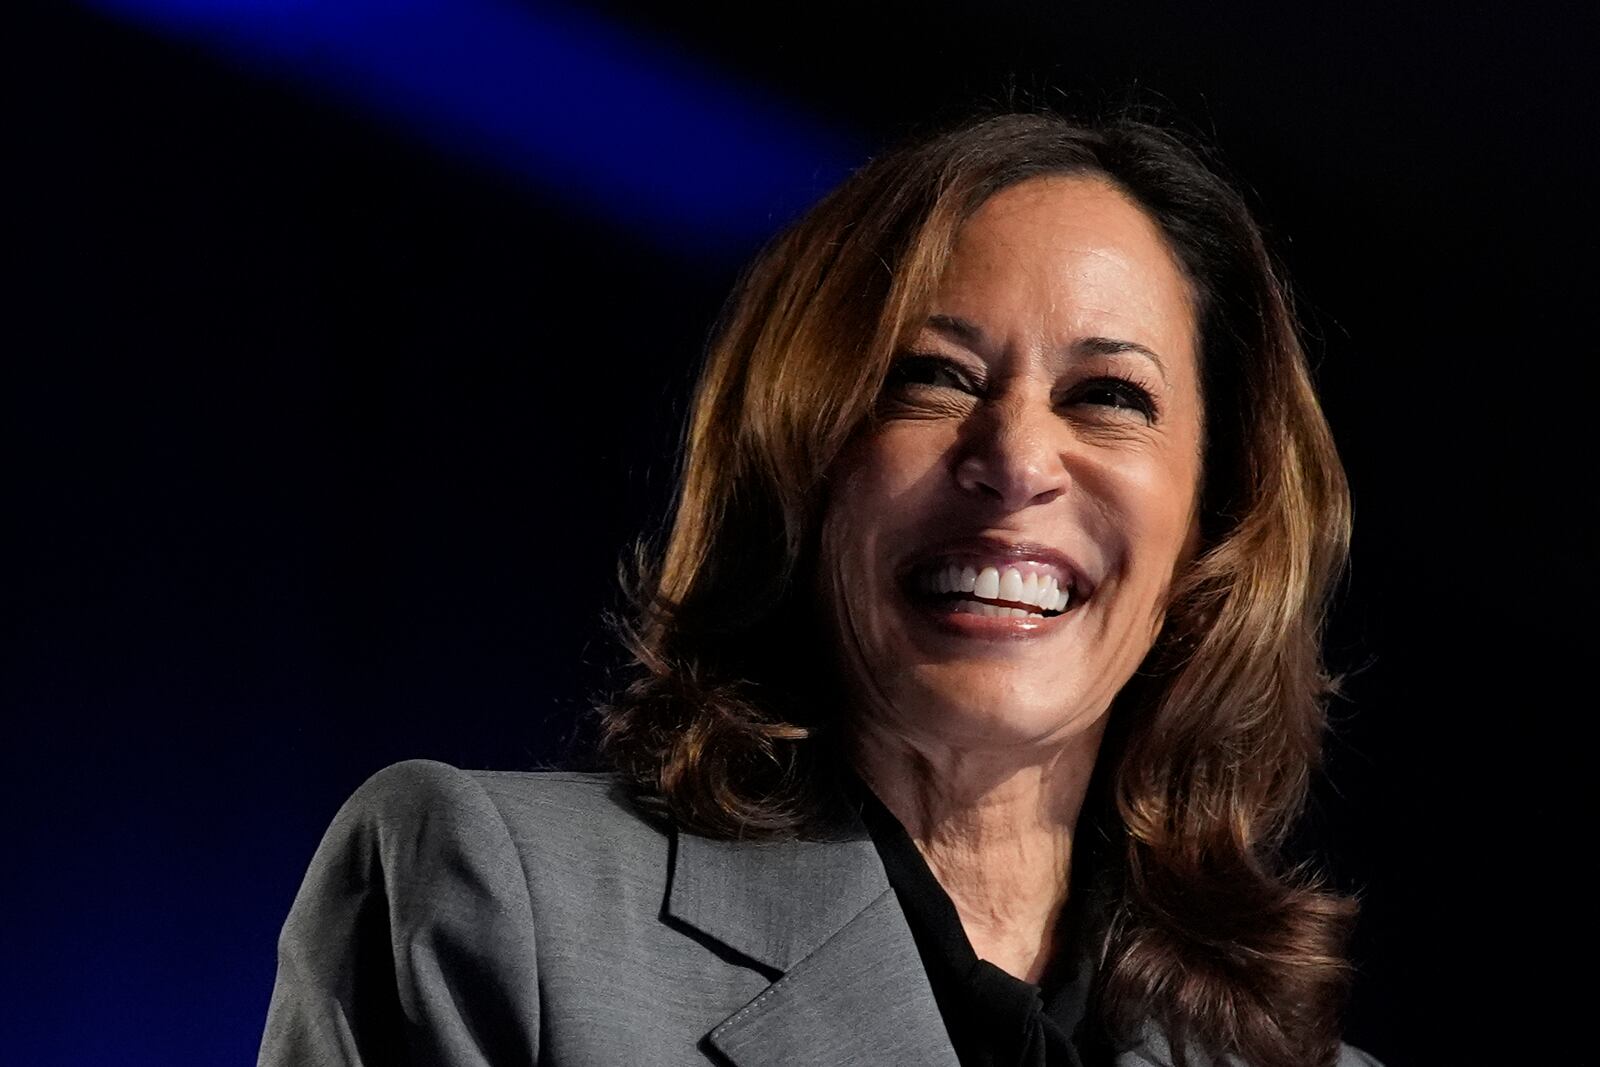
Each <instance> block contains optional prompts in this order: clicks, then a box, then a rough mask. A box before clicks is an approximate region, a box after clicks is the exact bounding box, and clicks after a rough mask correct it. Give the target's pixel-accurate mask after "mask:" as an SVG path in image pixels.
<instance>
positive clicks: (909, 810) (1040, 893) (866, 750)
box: [855, 717, 1104, 982]
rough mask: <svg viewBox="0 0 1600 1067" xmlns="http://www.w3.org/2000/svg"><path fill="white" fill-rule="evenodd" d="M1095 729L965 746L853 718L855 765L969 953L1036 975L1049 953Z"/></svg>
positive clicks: (1098, 731)
mask: <svg viewBox="0 0 1600 1067" xmlns="http://www.w3.org/2000/svg"><path fill="white" fill-rule="evenodd" d="M1103 733H1104V718H1103V717H1102V718H1101V719H1100V720H1099V721H1098V722H1096V723H1095V725H1094V726H1092V727H1091V728H1090V729H1088V730H1086V731H1084V732H1082V733H1080V734H1078V735H1075V736H1074V737H1072V738H1069V739H1067V740H1065V741H1060V742H1056V743H1054V744H1053V745H1052V746H1051V747H1049V748H1045V749H1039V750H1036V751H1035V750H1027V751H1019V750H1016V749H1004V750H973V749H971V748H959V749H958V748H955V747H953V746H944V745H938V744H930V743H926V742H922V741H918V742H912V741H909V740H907V739H905V738H903V737H899V736H894V735H892V734H890V733H888V732H886V731H882V730H876V729H873V728H871V727H870V726H864V727H863V728H862V729H861V730H860V732H859V733H858V735H857V737H856V748H855V761H856V766H857V770H858V771H859V773H860V774H861V776H862V778H863V779H865V781H866V782H867V784H868V785H870V786H871V787H872V790H873V792H874V793H876V794H877V795H878V797H879V799H881V800H882V801H883V803H884V805H885V806H886V807H888V808H889V810H890V811H892V812H893V813H894V814H895V816H896V817H897V818H898V819H899V820H900V822H901V824H902V825H903V826H905V828H906V831H907V833H909V834H910V836H911V839H912V841H914V842H915V843H916V845H917V849H918V850H919V851H920V852H921V853H922V855H923V857H924V858H925V859H926V860H927V862H928V867H929V868H930V869H931V870H932V871H933V875H934V877H935V878H937V879H938V881H939V884H940V885H941V886H942V887H943V888H944V890H945V892H946V893H948V894H949V895H950V899H951V901H952V902H953V903H954V904H955V907H956V913H957V914H958V915H959V916H960V917H961V925H962V927H963V929H964V930H965V931H966V934H967V939H968V940H969V941H971V942H972V947H973V949H974V950H975V951H976V952H977V954H978V956H979V958H981V959H985V960H988V961H989V962H990V963H992V964H994V965H995V966H997V967H999V968H1001V969H1002V970H1004V971H1006V972H1007V973H1009V974H1012V975H1015V976H1016V977H1018V978H1022V979H1024V980H1025V981H1029V982H1038V981H1039V979H1040V977H1042V975H1043V974H1044V971H1045V968H1046V966H1047V965H1048V964H1049V962H1050V959H1051V957H1052V956H1053V955H1054V951H1053V950H1054V948H1055V937H1056V933H1057V931H1056V923H1057V919H1058V918H1059V916H1060V915H1061V911H1062V907H1063V906H1064V905H1065V904H1066V901H1067V894H1068V886H1069V884H1070V881H1071V874H1072V870H1071V866H1072V864H1071V860H1072V842H1073V835H1074V832H1075V830H1076V827H1077V822H1078V814H1079V812H1080V811H1081V810H1082V809H1083V801H1084V796H1085V794H1086V793H1087V791H1088V788H1089V776H1090V774H1091V772H1092V771H1093V770H1094V761H1095V755H1096V753H1097V752H1098V750H1099V747H1100V737H1101V735H1102V734H1103Z"/></svg>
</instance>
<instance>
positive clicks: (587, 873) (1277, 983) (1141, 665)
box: [262, 115, 1371, 1067]
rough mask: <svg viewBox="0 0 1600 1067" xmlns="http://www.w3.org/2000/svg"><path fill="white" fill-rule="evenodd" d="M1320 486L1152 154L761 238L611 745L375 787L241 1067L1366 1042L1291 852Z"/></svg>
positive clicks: (1261, 314)
mask: <svg viewBox="0 0 1600 1067" xmlns="http://www.w3.org/2000/svg"><path fill="white" fill-rule="evenodd" d="M1348 527H1349V505H1348V499H1347V494H1346V489H1345V483H1344V478H1343V474H1342V471H1341V468H1340V465H1339V461H1338V457H1337V455H1336V453H1335V451H1334V449H1333V445H1332V441H1331V438H1330V435H1329V433H1328V430H1327V426H1326V424H1325V422H1324V420H1323V417H1322V415H1321V412H1320V409H1319V407H1318V405H1317V402H1316V399H1315V396H1314V394H1313V392H1312V389H1311V385H1310V379H1309V375H1308V373H1307V370H1306V364H1305V358H1304V355H1303V353H1302V351H1301V348H1300V346H1299V343H1298V341H1297V339H1296V334H1295V329H1294V323H1293V320H1292V316H1291V313H1290V309H1289V305H1288V301H1287V298H1286V296H1285V293H1284V290H1283V287H1282V286H1281V284H1280V283H1279V281H1278V280H1277V277H1276V274H1275V272H1274V269H1273V266H1272V263H1271V260H1270V259H1269V257H1268V255H1267V253H1266V251H1265V250H1264V247H1263V245H1262V242H1261V239H1260V237H1259V234H1258V232H1257V230H1256V227H1255V225H1254V224H1253V222H1252V221H1251V219H1250V216H1249V213H1248V212H1247V210H1246V209H1245V207H1244V206H1243V204H1242V202H1241V200H1240V198H1239V197H1238V196H1237V195H1236V194H1235V193H1234V192H1233V191H1232V190H1231V189H1229V188H1228V187H1227V185H1226V184H1224V183H1223V182H1222V181H1221V180H1219V179H1218V178H1217V177H1215V176H1214V175H1213V174H1212V173H1211V172H1210V171H1209V170H1208V169H1207V168H1206V167H1205V166H1204V165H1202V163H1201V162H1200V160H1199V159H1198V158H1197V156H1196V155H1195V154H1194V153H1192V152H1191V151H1190V150H1189V149H1187V148H1186V147H1184V146H1183V145H1182V144H1181V143H1179V142H1178V141H1177V140H1176V139H1175V138H1173V137H1172V136H1170V135H1169V134H1167V133H1164V132H1162V131H1160V130H1158V129H1155V128H1152V127H1149V126H1146V125H1142V124H1139V123H1134V122H1127V121H1118V122H1113V123H1109V124H1105V125H1100V126H1095V127H1081V126H1075V125H1072V124H1070V123H1068V122H1066V121H1064V120H1062V119H1059V118H1056V117H1053V116H1045V115H1007V116H1000V117H996V118H992V119H987V120H984V121H980V122H976V123H972V124H969V125H966V126H963V127H961V128H959V129H956V130H953V131H951V132H949V133H947V134H944V135H942V136H939V137H936V138H933V139H930V140H926V141H922V142H919V143H916V144H913V145H910V146H907V147H905V148H902V149H900V150H898V151H895V152H891V153H889V154H887V155H885V156H883V157H882V158H880V159H878V160H877V161H875V162H873V163H872V164H870V165H869V166H867V167H866V168H864V169H863V170H862V171H861V172H859V173H858V174H856V175H855V176H854V177H853V178H851V179H850V180H849V181H848V182H846V183H845V184H844V185H843V186H842V187H841V188H840V189H839V190H837V191H836V192H835V193H833V194H832V195H831V196H830V197H828V198H827V199H826V200H825V201H824V202H823V203H822V204H820V205H818V206H817V207H816V208H815V209H813V211H812V212H811V213H810V214H809V215H808V216H807V217H806V218H804V219H803V220H801V221H800V222H799V223H798V224H797V225H796V226H794V227H793V228H792V229H791V230H789V231H788V232H787V233H785V234H784V235H782V236H781V237H780V238H778V239H777V240H776V241H775V242H774V243H773V244H772V245H771V247H769V248H768V249H767V250H766V252H765V253H764V254H763V255H762V256H761V257H760V258H759V259H758V260H757V262H756V263H755V265H754V266H753V267H752V268H751V270H750V272H749V274H748V275H747V277H746V278H745V279H744V281H743V282H742V283H741V286H740V288H739V290H738V291H737V292H736V293H735V296H734V298H733V300H732V301H731V302H730V305H729V309H728V313H727V315H726V317H725V321H724V322H723V323H722V325H721V328H720V329H719V331H718V335H717V340H716V341H715V343H714V344H713V346H712V348H711V351H710V353H709V356H708V359H707V362H706V365H705V367H704V370H703V372H702V375H701V380H700V384H699V389H698V393H697V398H696V403H695V410H694V413H693V417H692V420H691V424H690V427H689V432H688V436H687V440H686V443H685V452H684V468H683V478H682V484H681V489H680V494H679V498H678V502H677V506H676V510H675V513H674V515H673V518H672V522H671V524H670V527H669V529H668V531H667V534H666V537H665V540H664V543H663V544H662V545H661V546H660V549H659V551H658V552H657V551H651V550H645V551H643V552H642V553H641V556H640V563H641V569H640V572H639V577H638V583H637V587H636V595H637V615H636V617H635V618H634V620H633V621H632V623H631V624H630V625H629V626H628V627H626V633H625V639H626V640H627V642H628V645H629V648H630V649H631V650H632V651H633V653H634V656H635V660H636V667H637V673H636V676H635V678H634V680H633V681H632V682H631V684H629V685H628V686H627V687H626V688H625V689H624V690H622V691H621V692H619V693H618V694H617V695H616V696H615V698H614V699H613V700H612V702H611V703H610V705H609V706H607V707H606V708H604V709H602V712H603V719H604V743H603V749H604V754H605V755H606V756H607V758H608V759H609V761H610V763H611V766H612V770H611V771H610V772H608V773H597V774H575V773H558V772H542V773H529V774H522V775H507V774H484V773H476V774H467V773H463V772H460V771H456V770H454V769H453V768H447V767H443V766H442V765H439V764H425V763H412V764H403V765H400V766H399V767H395V768H391V769H389V770H387V771H384V772H381V773H380V774H379V775H378V776H376V777H375V778H374V779H373V780H372V781H371V782H369V783H368V784H367V785H366V786H364V787H363V788H362V790H361V791H360V792H358V794H357V795H356V796H355V797H354V798H353V799H352V800H351V801H350V802H349V803H348V804H347V805H346V807H345V809H344V810H343V811H342V812H341V813H340V815H339V817H338V819H337V820H336V821H335V824H334V827H333V828H332V829H331V830H330V831H329V834H328V837H327V838H326V840H325V841H324V843H323V846H322V849H321V850H320V851H319V853H318V857H317V859H316V860H315V861H314V863H313V866H312V870H311V872H310V874H308V876H307V879H306V883H305V887H304V888H303V889H302V892H301V895H300V897H299V898H298V900H297V902H296V905H295V909H294V912H293V913H292V914H291V916H290V920H289V923H288V925H287V926H286V928H285V931H284V936H283V940H282V944H281V966H280V973H279V983H278V987H277V990H276V992H275V996H274V1004H273V1010H272V1015H271V1017H270V1019H269V1022H268V1030H267V1038H266V1041H265V1043H264V1045H263V1052H262V1062H263V1063H273V1064H279V1063H285V1064H286V1063H298V1062H312V1061H316V1062H322V1061H323V1060H327V1059H334V1060H338V1061H339V1062H352V1063H375V1062H390V1061H391V1060H392V1059H403V1058H405V1057H406V1056H410V1057H412V1058H420V1059H423V1060H426V1061H427V1062H438V1063H463V1064H465V1063H474V1064H478V1063H500V1062H506V1063H511V1062H519V1063H526V1062H539V1063H551V1064H609V1063H630V1064H678V1063H703V1062H721V1063H735V1064H745V1065H751V1064H762V1063H770V1064H779V1063H782V1064H844V1063H852V1064H853V1063H861V1064H886V1063H907V1064H912V1063H915V1064H962V1065H971V1064H1008V1065H1009V1064H1027V1065H1046V1064H1051V1065H1053V1064H1075V1065H1079V1067H1088V1065H1093V1064H1116V1065H1117V1067H1133V1065H1143V1064H1167V1063H1190V1064H1201V1063H1213V1062H1215V1063H1224V1062H1226V1063H1240V1064H1245V1065H1249V1067H1290V1065H1294V1067H1305V1065H1308V1064H1323V1065H1326V1064H1332V1063H1335V1062H1338V1063H1341V1064H1357V1063H1370V1062H1371V1061H1370V1059H1369V1058H1367V1057H1365V1056H1364V1055H1362V1054H1361V1053H1358V1052H1356V1051H1354V1050H1352V1049H1350V1048H1348V1047H1347V1046H1344V1045H1342V1044H1341V1043H1340V1041H1339V1026H1338V1011H1339V1007H1340V1002H1341V996H1342V993H1343V989H1344V986H1345V984H1346V980H1347V967H1346V965H1345V963H1344V961H1343V958H1342V955H1341V946H1342V943H1343V940H1344V938H1345V936H1346V935H1347V933H1348V929H1349V926H1350V923H1351V922H1352V921H1353V918H1354V906H1353V904H1352V903H1351V902H1350V901H1348V900H1345V899H1343V898H1340V897H1338V896H1336V895H1333V894H1331V893H1328V892H1326V891H1324V890H1322V889H1320V888H1319V887H1318V886H1317V885H1316V884H1314V883H1313V882H1311V881H1310V880H1308V879H1306V878H1305V877H1303V876H1301V875H1293V874H1291V873H1289V872H1288V871H1287V870H1286V868H1285V865H1284V864H1283V863H1282V862H1281V861H1280V860H1279V846H1280V843H1281V841H1282V839H1283V835H1284V833H1285V832H1286V830H1287V829H1288V827H1289V826H1290V824H1291V823H1292V821H1293V818H1294V816H1295V814H1296V813H1297V811H1298V809H1299V806H1300V804H1301V802H1302V800H1303V797H1304V794H1305V790H1306V787H1307V782H1308V779H1309V776H1310V774H1311V773H1312V771H1313V770H1314V768H1315V765H1316V762H1317V758H1318V753H1319V751H1320V746H1321V734H1322V729H1323V717H1322V701H1323V699H1324V697H1325V695H1326V692H1327V690H1328V688H1329V684H1328V681H1327V679H1326V676H1325V674H1324V672H1323V670H1322V665H1321V657H1320V649H1319V627H1320V624H1321V618H1322V612H1323V607H1324V600H1325V597H1326V593H1327V590H1328V588H1329V586H1330V583H1331V582H1332V580H1333V578H1334V576H1335V575H1336V574H1337V572H1338V570H1339V568H1340V566H1341V565H1342V562H1343V559H1344V552H1345V546H1346V542H1347V538H1348Z"/></svg>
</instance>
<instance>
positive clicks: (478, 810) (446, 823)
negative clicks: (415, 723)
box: [258, 760, 539, 1067]
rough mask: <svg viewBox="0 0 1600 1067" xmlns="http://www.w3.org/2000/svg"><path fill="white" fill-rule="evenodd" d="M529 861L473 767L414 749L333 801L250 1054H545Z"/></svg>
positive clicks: (392, 1059) (350, 1061) (455, 1059)
mask: <svg viewBox="0 0 1600 1067" xmlns="http://www.w3.org/2000/svg"><path fill="white" fill-rule="evenodd" d="M538 980H539V979H538V965H537V960H536V955H535V948H534V930H533V915H532V909H531V906H530V903H529V895H528V884H527V876H526V874H525V872H524V870H523V866H522V861H521V858H520V856H519V854H518V852H517V849H516V848H515V846H514V845H513V844H512V840H511V835H510V832H509V831H508V830H507V828H506V824H505V820H504V818H503V817H502V816H501V813H500V811H499V809H498V808H497V807H496V806H495V803H494V801H493V800H492V799H491V798H490V796H489V795H488V793H487V792H486V791H485V790H484V788H483V787H482V785H480V784H479V783H478V781H477V780H476V779H474V778H473V777H472V776H471V775H468V774H466V773H464V772H462V771H459V770H456V769H455V768H453V767H449V766H447V765H445V764H442V763H432V762H428V761H423V760H415V761H411V762H407V763H400V764H396V765H394V766H392V767H389V768H387V769H385V770H382V771H379V772H378V773H377V774H376V775H374V776H373V777H372V778H371V779H369V780H368V781H367V782H366V784H364V785H363V786H361V788H360V789H358V790H357V791H356V792H355V794H354V795H353V796H352V797H351V798H350V799H349V800H348V801H347V802H346V803H345V805H344V807H343V808H341V809H340V811H339V814H338V815H337V816H336V817H335V818H334V820H333V824H332V825H331V826H330V827H329V828H328V831H327V834H326V835H325V836H324V837H323V839H322V843H321V845H320V846H318V848H317V852H316V855H315V856H314V857H313V859H312V861H311V867H310V869H309V870H308V871H307V873H306V877H305V881H304V883H303V884H302V885H301V887H300V892H299V894H298V895H297V896H296V898H295V902H294V905H293V907H292V908H291V909H290V912H289V918H288V921H287V922H286V923H285V924H284V927H283V933H282V935H281V936H280V937H279V940H278V974H277V981H276V983H275V985H274V987H273V991H272V1003H271V1006H270V1008H269V1009H268V1014H267V1024H266V1033H265V1035H264V1037H263V1038H262V1043H261V1054H260V1058H259V1060H258V1063H259V1065H260V1067H290V1065H293V1067H309V1065H317V1067H321V1065H341V1067H357V1065H360V1067H377V1065H388V1064H428V1065H438V1067H469V1065H471V1067H479V1065H487V1064H490V1063H529V1064H535V1063H537V1062H538V1061H539V1055H538V1051H539V1049H538V1044H539V995H538V988H539V986H538Z"/></svg>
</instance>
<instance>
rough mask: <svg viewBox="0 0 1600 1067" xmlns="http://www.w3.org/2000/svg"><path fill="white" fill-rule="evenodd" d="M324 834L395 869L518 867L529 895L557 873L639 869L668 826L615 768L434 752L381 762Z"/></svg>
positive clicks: (592, 876)
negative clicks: (531, 767)
mask: <svg viewBox="0 0 1600 1067" xmlns="http://www.w3.org/2000/svg"><path fill="white" fill-rule="evenodd" d="M329 836H330V837H331V838H335V839H342V840H343V841H345V842H346V845H347V848H346V849H345V850H344V851H346V852H348V851H349V850H350V847H353V848H354V849H355V851H358V852H376V853H377V857H376V858H377V859H378V862H379V864H380V865H381V867H383V868H384V869H386V870H390V871H395V870H400V869H405V870H410V871H417V870H421V869H429V870H436V871H439V872H441V873H446V872H450V871H460V870H462V869H463V865H462V863H461V862H460V860H461V859H462V858H464V857H467V856H470V857H471V859H472V863H471V864H469V865H468V866H479V865H484V864H492V865H495V866H500V867H506V868H513V869H517V870H518V871H519V872H520V874H521V875H522V877H523V879H524V880H525V881H526V882H527V887H528V889H529V890H530V891H531V892H532V893H533V895H534V896H535V897H538V896H539V895H540V893H539V890H540V889H541V887H544V888H548V887H550V886H551V884H552V883H555V882H577V883H587V882H592V881H594V880H596V879H602V878H605V877H607V876H608V875H610V874H613V873H616V872H626V871H630V870H634V871H637V872H639V874H640V875H644V874H645V872H647V871H648V872H651V874H650V877H654V872H655V871H656V870H657V869H658V868H660V867H662V866H663V865H664V864H665V862H666V856H667V850H668V845H667V839H668V834H667V831H666V829H665V828H664V827H663V826H662V825H660V824H658V823H657V822H654V821H652V820H651V819H649V818H648V817H647V816H646V815H645V814H644V812H642V811H641V810H640V809H639V807H638V806H637V805H636V804H635V803H634V802H633V800H632V799H631V797H630V795H629V793H628V790H627V789H626V787H625V785H624V783H623V782H622V780H621V779H620V778H619V777H618V776H617V775H615V774H610V773H594V772H578V771H466V770H461V769H459V768H456V767H453V766H450V765H449V764H446V763H439V762H435V761H433V760H407V761H405V762H403V763H396V764H394V765H392V766H389V767H385V768H384V769H383V770H381V771H379V772H377V773H376V774H374V775H373V776H372V777H371V778H369V779H367V781H366V782H365V783H363V784H362V785H361V787H360V788H358V789H357V790H356V791H355V793H354V794H352V795H351V797H350V799H349V800H348V801H346V802H345V805H344V807H343V808H342V809H341V810H340V812H339V814H338V815H337V816H336V817H335V819H334V824H333V826H332V827H331V828H330V830H329Z"/></svg>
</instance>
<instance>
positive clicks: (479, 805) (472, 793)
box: [338, 759, 643, 827]
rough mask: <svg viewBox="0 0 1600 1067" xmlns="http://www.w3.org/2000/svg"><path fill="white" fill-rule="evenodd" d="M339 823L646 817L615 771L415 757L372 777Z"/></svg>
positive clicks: (589, 820) (609, 820)
mask: <svg viewBox="0 0 1600 1067" xmlns="http://www.w3.org/2000/svg"><path fill="white" fill-rule="evenodd" d="M338 818H339V819H347V820H357V821H364V822H369V823H372V824H375V825H378V826H385V825H398V824H408V823H415V822H419V821H431V820H441V819H442V820H445V821H446V822H447V823H449V824H451V825H455V824H469V825H470V824H473V823H487V824H489V825H491V826H500V827H503V826H504V824H506V823H508V822H511V821H517V822H539V821H548V822H551V823H552V824H570V823H571V822H573V821H577V822H580V823H583V824H591V823H594V824H606V823H616V822H623V823H632V822H641V821H643V816H642V815H641V814H640V813H639V812H638V811H637V809H636V808H635V807H634V805H633V804H632V802H631V801H630V800H629V799H628V798H627V795H626V791H625V790H624V788H623V785H622V783H621V781H620V780H619V779H618V778H617V776H616V775H614V774H608V773H600V772H579V771H465V770H461V769H459V768H457V767H452V766H451V765H450V764H448V763H440V762H437V761H435V760H424V759H414V760H406V761H404V762H402V763H395V764H392V765H390V766H388V767H385V768H384V769H383V770H381V771H378V772H377V773H376V774H374V775H373V776H372V777H370V778H368V779H367V780H366V781H365V782H364V783H362V785H361V786H360V787H359V788H358V789H357V790H356V791H355V792H354V793H353V794H352V795H351V797H350V799H349V800H348V801H346V802H345V805H344V807H343V809H341V811H340V813H339V816H338Z"/></svg>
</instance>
